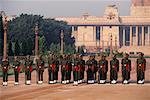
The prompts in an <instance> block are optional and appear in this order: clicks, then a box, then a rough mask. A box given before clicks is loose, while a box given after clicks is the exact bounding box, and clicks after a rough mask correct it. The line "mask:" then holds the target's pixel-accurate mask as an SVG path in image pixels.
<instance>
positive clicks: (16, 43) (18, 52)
mask: <svg viewBox="0 0 150 100" xmlns="http://www.w3.org/2000/svg"><path fill="white" fill-rule="evenodd" d="M14 54H15V56H19V55H20V45H19V43H18V40H17V41H15V49H14Z"/></svg>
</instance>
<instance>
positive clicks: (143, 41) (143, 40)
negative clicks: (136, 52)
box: [142, 26, 145, 46]
mask: <svg viewBox="0 0 150 100" xmlns="http://www.w3.org/2000/svg"><path fill="white" fill-rule="evenodd" d="M144 35H145V34H144V26H142V46H144V45H145V39H144Z"/></svg>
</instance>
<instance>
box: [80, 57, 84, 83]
mask: <svg viewBox="0 0 150 100" xmlns="http://www.w3.org/2000/svg"><path fill="white" fill-rule="evenodd" d="M79 67H80V68H79V69H80V76H79V82H80V83H82V82H84V71H85V60H83V56H82V55H81V56H80V60H79Z"/></svg>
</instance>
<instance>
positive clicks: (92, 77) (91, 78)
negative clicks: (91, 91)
mask: <svg viewBox="0 0 150 100" xmlns="http://www.w3.org/2000/svg"><path fill="white" fill-rule="evenodd" d="M87 80H94V73H93V71H92V70H87Z"/></svg>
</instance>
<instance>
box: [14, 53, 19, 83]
mask: <svg viewBox="0 0 150 100" xmlns="http://www.w3.org/2000/svg"><path fill="white" fill-rule="evenodd" d="M13 68H14V73H15V82H14V85H18V84H19V73H20V62H19V60H18V57H17V56H15V57H14V63H13Z"/></svg>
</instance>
